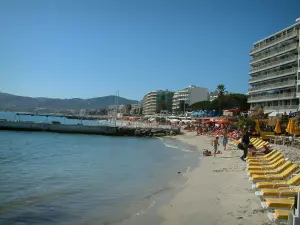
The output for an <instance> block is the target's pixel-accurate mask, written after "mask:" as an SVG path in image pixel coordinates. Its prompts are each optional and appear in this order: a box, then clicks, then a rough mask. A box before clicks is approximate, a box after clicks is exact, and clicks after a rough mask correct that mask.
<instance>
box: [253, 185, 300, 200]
mask: <svg viewBox="0 0 300 225" xmlns="http://www.w3.org/2000/svg"><path fill="white" fill-rule="evenodd" d="M299 190H300V186H297V187H293V188H290V187H282V188H278V189H270V188H263V189H261V190H260V191H256V192H255V195H256V196H259V197H261V198H264V197H273V198H279V197H280V198H282V197H285V198H286V197H295V196H297V193H298V191H299Z"/></svg>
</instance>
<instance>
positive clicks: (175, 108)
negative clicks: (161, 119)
mask: <svg viewBox="0 0 300 225" xmlns="http://www.w3.org/2000/svg"><path fill="white" fill-rule="evenodd" d="M205 100H207V88H201V87H197V86H195V85H191V86H189V87H187V88H184V89H181V90H179V91H176V92H172V91H168V90H156V91H151V92H149V93H147V94H146V95H145V96H144V98H143V114H144V115H153V114H157V113H163V114H165V113H169V114H171V113H173V114H176V113H183V112H184V111H185V110H187V107H188V106H190V105H192V104H194V103H196V102H199V101H205Z"/></svg>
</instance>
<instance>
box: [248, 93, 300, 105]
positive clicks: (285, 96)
mask: <svg viewBox="0 0 300 225" xmlns="http://www.w3.org/2000/svg"><path fill="white" fill-rule="evenodd" d="M293 98H296V92H292V93H282V94H266V95H262V96H255V97H253V96H250V97H249V98H248V103H253V102H265V101H273V100H284V99H293Z"/></svg>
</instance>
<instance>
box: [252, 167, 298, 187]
mask: <svg viewBox="0 0 300 225" xmlns="http://www.w3.org/2000/svg"><path fill="white" fill-rule="evenodd" d="M298 169H299V166H298V165H296V164H293V165H291V166H290V167H288V168H287V169H286V170H285V171H284V172H282V173H279V174H270V175H256V174H254V175H253V176H252V177H250V178H249V180H250V181H252V182H253V183H255V182H258V181H274V180H285V179H287V178H288V177H290V176H291V175H292V174H293V173H294V172H296V171H297V170H298Z"/></svg>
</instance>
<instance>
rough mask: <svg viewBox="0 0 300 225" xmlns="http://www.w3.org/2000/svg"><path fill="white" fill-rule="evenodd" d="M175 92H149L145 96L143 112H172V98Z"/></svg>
mask: <svg viewBox="0 0 300 225" xmlns="http://www.w3.org/2000/svg"><path fill="white" fill-rule="evenodd" d="M173 95H174V92H172V91H168V90H157V91H151V92H149V93H147V94H146V95H145V96H144V98H143V114H144V115H152V114H156V113H160V112H161V111H166V110H167V111H168V112H170V113H171V112H172V100H173Z"/></svg>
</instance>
